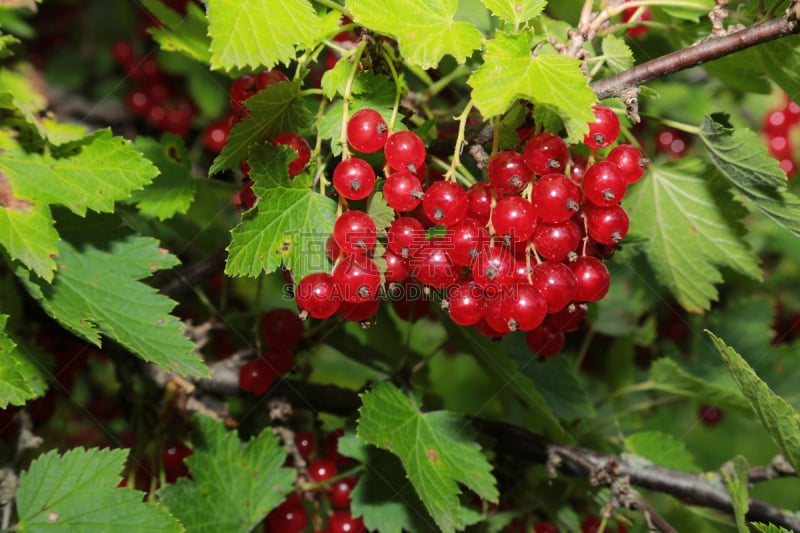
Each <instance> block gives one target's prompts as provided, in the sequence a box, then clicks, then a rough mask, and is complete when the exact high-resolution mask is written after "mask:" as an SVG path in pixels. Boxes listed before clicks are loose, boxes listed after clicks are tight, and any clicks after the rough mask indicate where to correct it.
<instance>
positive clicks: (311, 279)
mask: <svg viewBox="0 0 800 533" xmlns="http://www.w3.org/2000/svg"><path fill="white" fill-rule="evenodd" d="M294 297H295V300H296V301H297V306H298V307H299V308H300V309H302V310H303V311H306V312H308V314H309V315H311V316H312V317H314V318H328V317H329V316H331V315H332V314H334V313H335V312H336V310H337V309H338V308H339V300H338V299H337V298H336V297H335V288H334V282H333V277H332V276H330V275H329V274H327V273H325V272H315V273H313V274H309V275H307V276H306V277H304V278H303V279H301V280H300V282H299V283H298V284H297V287H295V289H294Z"/></svg>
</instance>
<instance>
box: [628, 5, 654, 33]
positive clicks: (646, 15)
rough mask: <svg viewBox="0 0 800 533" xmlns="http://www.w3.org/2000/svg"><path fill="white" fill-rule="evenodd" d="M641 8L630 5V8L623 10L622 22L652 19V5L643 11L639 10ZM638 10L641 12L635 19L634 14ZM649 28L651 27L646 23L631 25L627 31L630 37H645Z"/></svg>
mask: <svg viewBox="0 0 800 533" xmlns="http://www.w3.org/2000/svg"><path fill="white" fill-rule="evenodd" d="M630 1H631V0H625V2H630ZM639 9H640V8H636V7H629V8H628V9H626V10H624V11H623V12H622V22H625V23H633V22H648V21H650V20H652V18H653V13H652V9H650V7H646V8H644V9H642V10H641V11H639ZM637 11H638V12H639V13H641V14H640V15H639V16H638V17H637V18H636V19H633V16H634V15H635V14H636V13H637ZM648 30H649V28H648V27H647V26H645V25H644V24H639V25H637V26H631V27H630V28H628V29H627V30H626V31H625V33H626V34H627V35H628V36H629V37H634V38H636V37H644V36H645V35H647V32H648Z"/></svg>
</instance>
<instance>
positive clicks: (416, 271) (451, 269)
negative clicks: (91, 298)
mask: <svg viewBox="0 0 800 533" xmlns="http://www.w3.org/2000/svg"><path fill="white" fill-rule="evenodd" d="M450 246H451V245H450V244H449V243H447V242H446V240H445V239H443V238H435V239H430V240H429V241H428V242H427V244H426V245H425V246H423V247H422V249H420V251H419V252H417V253H416V254H415V255H414V256H413V258H412V259H411V275H412V276H414V277H415V278H416V279H417V281H419V282H420V283H423V284H425V285H430V286H431V287H433V288H436V289H441V288H444V287H447V286H448V285H450V284H451V283H453V282H455V280H456V279H457V278H458V273H459V270H460V268H457V267H456V266H455V265H454V264H453V260H452V259H450V254H449V253H448V250H449V248H450Z"/></svg>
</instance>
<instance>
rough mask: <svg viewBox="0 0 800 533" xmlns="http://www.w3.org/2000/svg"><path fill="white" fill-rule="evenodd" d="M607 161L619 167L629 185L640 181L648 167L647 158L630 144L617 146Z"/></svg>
mask: <svg viewBox="0 0 800 533" xmlns="http://www.w3.org/2000/svg"><path fill="white" fill-rule="evenodd" d="M606 161H609V162H611V163H614V164H615V165H617V167H619V170H620V172H622V175H623V176H624V177H625V181H626V182H627V183H628V185H630V184H631V183H636V182H637V181H639V180H640V179H641V178H642V175H643V174H644V168H645V167H646V166H647V158H646V157H644V156H643V155H642V153H641V152H640V151H639V150H638V149H637V148H636V147H635V146H633V145H630V144H620V145H619V146H615V147H614V148H613V149H612V150H611V151H610V152H609V153H608V157H607V158H606Z"/></svg>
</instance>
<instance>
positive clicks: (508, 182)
mask: <svg viewBox="0 0 800 533" xmlns="http://www.w3.org/2000/svg"><path fill="white" fill-rule="evenodd" d="M487 173H488V175H489V182H490V183H491V184H492V187H494V189H495V190H496V191H497V193H498V194H500V195H508V194H518V193H520V192H522V190H523V189H524V188H525V187H526V186H527V185H528V183H530V181H531V178H532V177H533V172H532V171H531V169H530V168H528V165H526V164H525V159H524V158H523V157H522V154H520V153H519V152H514V151H512V150H505V151H503V152H500V153H499V154H497V155H496V156H494V157H493V158H492V160H491V161H489V169H488V171H487Z"/></svg>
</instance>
